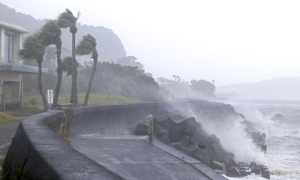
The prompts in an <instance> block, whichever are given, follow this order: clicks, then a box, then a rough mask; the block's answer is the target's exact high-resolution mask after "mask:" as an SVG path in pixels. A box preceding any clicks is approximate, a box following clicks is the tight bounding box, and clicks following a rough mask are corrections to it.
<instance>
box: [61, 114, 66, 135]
mask: <svg viewBox="0 0 300 180" xmlns="http://www.w3.org/2000/svg"><path fill="white" fill-rule="evenodd" d="M66 133H67V116H66V115H65V117H64V122H63V123H61V125H60V135H61V136H62V135H64V134H66Z"/></svg>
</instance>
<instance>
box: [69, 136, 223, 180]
mask: <svg viewBox="0 0 300 180" xmlns="http://www.w3.org/2000/svg"><path fill="white" fill-rule="evenodd" d="M71 146H72V147H73V148H75V149H76V150H77V151H79V152H81V153H82V154H84V155H86V156H87V157H89V158H90V159H92V160H93V161H95V162H97V163H99V164H101V165H102V166H104V167H106V168H107V169H109V170H110V171H112V172H114V173H116V174H118V175H119V176H121V177H123V178H124V179H130V180H140V179H143V180H153V179H156V180H199V179H200V180H209V179H212V178H210V177H209V176H207V175H205V174H203V173H202V172H201V170H199V169H198V168H195V167H194V166H195V165H196V166H197V165H200V166H202V165H203V163H202V162H200V161H197V162H196V161H195V162H192V163H189V162H188V161H191V160H188V158H189V157H187V156H186V155H185V154H183V153H181V152H179V151H178V152H179V153H181V154H180V156H179V157H177V156H174V155H172V154H170V153H167V152H166V151H164V150H162V149H161V148H159V147H157V146H156V145H154V144H152V143H150V142H149V140H148V138H147V137H145V136H144V137H143V136H134V135H129V136H101V135H81V136H76V137H75V138H73V139H72V140H71ZM184 157H185V158H184ZM185 159H187V160H188V161H187V160H185ZM205 166H206V165H205ZM218 176H219V175H218ZM213 179H222V180H223V179H225V178H222V177H220V178H213Z"/></svg>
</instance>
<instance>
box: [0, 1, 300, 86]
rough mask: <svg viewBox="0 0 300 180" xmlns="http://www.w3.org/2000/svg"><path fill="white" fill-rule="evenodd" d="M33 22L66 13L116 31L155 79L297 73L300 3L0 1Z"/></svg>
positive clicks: (242, 78) (248, 78) (229, 79)
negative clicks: (176, 76) (30, 17)
mask: <svg viewBox="0 0 300 180" xmlns="http://www.w3.org/2000/svg"><path fill="white" fill-rule="evenodd" d="M0 1H1V3H3V4H5V5H8V6H9V7H11V8H14V9H16V11H18V12H22V13H26V14H30V15H32V16H33V17H35V18H38V19H44V18H48V19H51V18H56V17H57V16H58V14H59V13H60V12H63V11H64V9H65V8H69V9H71V10H72V11H73V12H74V13H75V12H77V11H78V10H79V11H80V12H81V17H80V21H79V22H81V23H82V24H88V25H94V26H104V27H107V28H110V29H112V30H113V31H114V32H115V33H116V34H117V35H118V36H119V37H120V39H121V40H122V42H123V45H124V47H125V50H126V52H127V55H134V56H136V57H137V58H138V59H139V61H140V62H141V63H143V64H144V65H145V69H146V71H148V72H151V73H152V74H153V75H154V77H155V78H157V77H160V76H164V77H166V78H172V75H174V74H176V75H179V76H180V77H181V78H183V79H185V80H191V79H206V80H215V81H216V85H217V86H219V85H225V84H232V83H238V82H255V81H259V80H263V79H269V78H273V77H281V76H299V74H300V66H299V65H300V11H299V9H300V1H274V0H272V1H263V0H259V1H254V0H251V1H242V0H237V1H198V0H197V1H196V0H195V1H189V0H186V1H175V0H151V1H143V0H109V1H107V0H106V1H104V0H97V1H96V0H84V1H82V0H51V1H41V0H0Z"/></svg>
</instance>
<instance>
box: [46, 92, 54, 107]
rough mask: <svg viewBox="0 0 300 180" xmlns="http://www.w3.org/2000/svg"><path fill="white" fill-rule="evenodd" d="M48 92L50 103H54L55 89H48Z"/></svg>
mask: <svg viewBox="0 0 300 180" xmlns="http://www.w3.org/2000/svg"><path fill="white" fill-rule="evenodd" d="M47 94H48V104H52V103H53V90H47Z"/></svg>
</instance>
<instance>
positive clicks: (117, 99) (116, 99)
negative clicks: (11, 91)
mask: <svg viewBox="0 0 300 180" xmlns="http://www.w3.org/2000/svg"><path fill="white" fill-rule="evenodd" d="M84 98H85V93H78V102H79V104H83V102H84ZM69 102H70V94H61V95H60V96H59V98H58V104H65V103H69ZM139 102H140V101H139V100H137V99H133V98H129V97H125V96H120V95H114V94H102V93H91V94H90V96H89V104H88V105H89V106H92V105H116V104H133V103H139ZM23 107H24V108H34V107H35V108H38V109H42V107H43V101H42V98H41V96H40V95H38V94H24V98H23Z"/></svg>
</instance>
